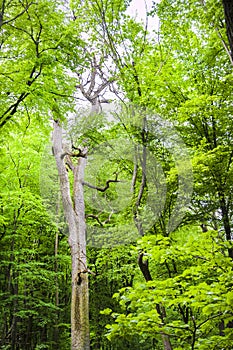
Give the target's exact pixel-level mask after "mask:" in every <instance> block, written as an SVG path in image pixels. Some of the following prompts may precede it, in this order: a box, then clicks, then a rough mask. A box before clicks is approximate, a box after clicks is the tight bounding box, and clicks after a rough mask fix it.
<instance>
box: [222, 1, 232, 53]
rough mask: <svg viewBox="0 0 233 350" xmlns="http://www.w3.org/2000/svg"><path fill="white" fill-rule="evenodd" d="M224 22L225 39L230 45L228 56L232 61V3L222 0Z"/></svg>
mask: <svg viewBox="0 0 233 350" xmlns="http://www.w3.org/2000/svg"><path fill="white" fill-rule="evenodd" d="M222 3H223V8H224V14H225V21H226V31H227V38H228V41H229V45H230V51H231V52H230V54H231V57H232V59H233V1H232V0H222Z"/></svg>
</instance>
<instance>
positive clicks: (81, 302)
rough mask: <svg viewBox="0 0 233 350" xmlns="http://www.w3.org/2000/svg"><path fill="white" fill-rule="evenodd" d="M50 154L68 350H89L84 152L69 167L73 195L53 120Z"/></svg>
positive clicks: (60, 132) (64, 156) (58, 131)
mask: <svg viewBox="0 0 233 350" xmlns="http://www.w3.org/2000/svg"><path fill="white" fill-rule="evenodd" d="M53 152H54V156H55V159H56V164H57V169H58V175H59V179H60V189H61V195H62V202H63V208H64V213H65V217H66V220H67V223H68V227H69V239H68V240H69V245H70V251H71V259H72V297H71V350H89V349H90V336H89V297H88V275H87V261H86V224H85V206H84V193H83V182H84V170H85V165H86V150H82V151H80V152H79V154H78V155H77V158H76V159H77V161H76V162H70V164H69V165H70V169H71V170H72V173H73V180H74V185H73V196H71V190H70V183H69V178H68V172H67V169H66V164H65V163H66V160H67V157H69V155H68V154H67V153H65V152H64V150H63V146H62V128H61V126H60V124H59V121H54V132H53ZM69 160H70V159H69Z"/></svg>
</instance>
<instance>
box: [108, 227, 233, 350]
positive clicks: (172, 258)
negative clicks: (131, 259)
mask: <svg viewBox="0 0 233 350" xmlns="http://www.w3.org/2000/svg"><path fill="white" fill-rule="evenodd" d="M185 230H186V229H185V228H183V229H182V230H181V231H177V232H176V233H175V234H174V235H173V236H172V237H171V239H170V238H167V237H163V236H145V237H143V239H142V240H141V241H139V242H138V247H137V249H138V250H139V251H144V252H145V253H146V255H147V256H148V259H149V261H150V263H151V265H150V266H151V270H152V274H153V281H150V282H147V283H145V282H137V283H135V284H134V285H133V286H130V287H126V288H123V289H121V290H120V291H119V293H116V294H115V295H114V297H115V298H116V299H117V300H118V302H119V304H120V305H121V307H122V311H123V313H115V312H114V313H112V317H113V318H114V319H115V323H114V324H112V325H108V326H107V328H108V337H109V339H112V338H113V339H114V338H115V337H121V338H122V339H125V338H127V337H128V335H129V334H131V335H134V334H140V336H141V337H142V338H145V339H153V338H154V337H155V338H159V337H160V334H161V332H165V333H166V334H169V335H170V336H171V340H172V343H173V345H174V348H176V347H177V346H178V344H180V345H181V346H182V348H183V349H186V348H187V349H188V348H190V346H194V347H193V348H195V349H199V348H203V349H206V347H207V346H210V345H211V348H215V347H216V348H217V349H221V346H222V344H224V346H225V347H226V349H230V344H231V341H232V336H233V333H232V328H231V326H230V324H231V322H232V320H233V314H232V309H231V305H230V303H231V297H232V292H231V288H232V261H231V259H230V258H229V257H228V256H227V248H228V244H227V243H226V242H225V241H224V240H223V239H222V238H221V237H219V235H218V234H217V233H216V232H214V231H212V232H211V231H209V232H207V233H201V232H199V231H198V230H196V229H195V228H194V227H193V228H191V235H190V234H187V233H186V239H185V242H184V238H182V240H181V241H180V234H181V235H182V236H183V234H184V233H185ZM194 230H195V231H194ZM192 231H193V232H192ZM183 237H184V236H183ZM158 307H160V308H162V307H163V308H164V309H165V310H166V316H165V317H163V319H161V315H160V314H158ZM110 312H111V310H109V309H107V310H106V313H107V314H109V313H110ZM223 323H224V330H223V334H224V339H223V340H222V338H223V334H220V335H219V329H218V327H220V325H221V324H223ZM173 339H174V340H173ZM207 339H208V340H207ZM192 344H193V345H192ZM194 344H195V345H194Z"/></svg>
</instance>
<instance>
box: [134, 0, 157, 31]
mask: <svg viewBox="0 0 233 350" xmlns="http://www.w3.org/2000/svg"><path fill="white" fill-rule="evenodd" d="M153 1H154V2H158V0H157V1H155V0H132V3H131V5H130V7H129V8H128V14H129V15H131V16H133V17H135V16H136V17H137V18H138V19H142V20H143V21H145V19H146V11H150V10H151V9H152V3H153ZM155 23H156V25H158V24H157V20H156V18H155V17H154V18H151V17H150V18H149V20H148V28H149V30H150V29H152V30H153V29H154V26H155Z"/></svg>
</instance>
